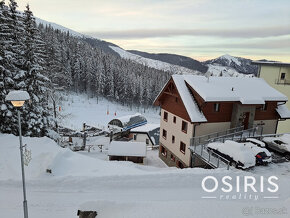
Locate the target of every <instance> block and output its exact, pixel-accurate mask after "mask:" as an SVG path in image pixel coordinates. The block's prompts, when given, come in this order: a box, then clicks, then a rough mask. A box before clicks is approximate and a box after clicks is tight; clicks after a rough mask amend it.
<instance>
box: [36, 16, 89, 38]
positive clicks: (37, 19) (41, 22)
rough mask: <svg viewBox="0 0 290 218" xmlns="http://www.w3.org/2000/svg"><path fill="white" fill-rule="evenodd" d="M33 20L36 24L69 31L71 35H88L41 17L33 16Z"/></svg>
mask: <svg viewBox="0 0 290 218" xmlns="http://www.w3.org/2000/svg"><path fill="white" fill-rule="evenodd" d="M35 22H36V24H37V25H39V24H43V25H44V26H49V25H50V26H51V27H52V28H53V29H58V30H60V31H62V32H69V33H70V35H72V36H76V37H90V36H87V35H84V34H82V33H78V32H76V31H74V30H71V29H69V28H66V27H64V26H61V25H59V24H56V23H52V22H48V21H46V20H42V19H40V18H38V17H35Z"/></svg>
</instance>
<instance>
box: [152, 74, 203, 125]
mask: <svg viewBox="0 0 290 218" xmlns="http://www.w3.org/2000/svg"><path fill="white" fill-rule="evenodd" d="M172 80H173V82H174V84H175V86H176V89H177V92H178V94H179V96H180V98H181V101H182V103H183V105H184V107H185V109H186V111H187V114H188V116H189V118H190V121H191V122H207V119H206V118H205V116H204V114H203V113H202V112H201V111H200V110H199V108H198V105H197V103H196V102H195V100H194V98H193V96H192V95H191V93H190V91H189V89H188V87H187V86H186V83H185V80H184V77H183V75H172ZM169 82H170V80H169V81H168V82H167V83H166V84H165V86H164V87H163V89H162V90H161V91H160V93H159V94H158V96H157V97H156V99H155V100H154V104H156V102H157V101H158V99H159V98H160V97H161V95H162V93H163V92H164V90H165V88H166V87H167V85H168V83H169Z"/></svg>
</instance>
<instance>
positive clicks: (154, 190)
mask: <svg viewBox="0 0 290 218" xmlns="http://www.w3.org/2000/svg"><path fill="white" fill-rule="evenodd" d="M208 173H212V172H209V171H206V170H200V169H197V170H185V172H182V173H177V172H175V173H169V174H167V173H166V174H163V173H162V174H156V175H143V176H142V175H139V176H110V177H98V178H90V177H89V178H79V177H77V178H74V177H67V178H65V179H47V180H39V181H29V182H28V203H29V214H30V217H32V218H33V217H35V218H36V217H43V218H51V217H75V215H76V214H75V213H76V211H77V210H78V209H80V208H81V209H90V210H92V209H94V210H97V211H98V212H99V215H98V217H223V218H225V217H244V214H243V213H242V212H243V208H247V207H253V206H254V207H260V208H268V207H269V208H281V207H285V208H287V210H288V211H290V206H289V205H290V198H289V189H288V190H287V186H283V187H282V186H281V187H280V188H281V189H282V190H285V191H286V190H287V191H286V193H281V196H280V199H279V200H276V199H274V200H260V201H256V202H254V201H249V200H219V199H201V196H203V195H204V193H203V191H202V189H201V186H200V182H201V180H202V178H203V176H204V175H205V174H206V175H207V174H208ZM223 174H226V173H225V172H216V173H213V174H212V175H216V176H217V177H220V176H221V175H223ZM0 193H1V195H0V211H2V212H4V215H5V216H4V217H11V218H14V217H15V218H18V217H20V216H21V215H22V202H21V201H22V195H21V194H22V189H21V183H20V181H17V182H16V181H1V182H0ZM287 196H288V199H287ZM221 208H222V210H221ZM221 212H222V214H221ZM8 215H9V216H8ZM288 215H289V214H288ZM269 217H271V216H269ZM281 217H287V216H286V215H284V216H281Z"/></svg>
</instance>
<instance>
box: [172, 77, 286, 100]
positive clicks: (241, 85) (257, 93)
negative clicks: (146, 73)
mask: <svg viewBox="0 0 290 218" xmlns="http://www.w3.org/2000/svg"><path fill="white" fill-rule="evenodd" d="M174 77H175V78H176V77H181V78H180V80H182V79H183V80H184V81H186V82H187V83H188V85H189V86H191V87H192V88H193V89H194V90H195V91H196V92H197V93H198V94H199V95H200V96H201V97H202V98H203V99H204V100H205V101H206V102H221V101H239V102H241V103H242V104H265V101H287V100H288V98H287V96H285V95H283V94H282V93H280V92H278V91H277V90H276V89H274V88H272V87H271V86H269V85H268V84H267V83H266V82H265V81H264V80H263V79H261V78H236V77H209V78H207V77H204V76H196V75H182V76H178V75H174ZM184 92H186V93H189V92H188V91H187V90H184Z"/></svg>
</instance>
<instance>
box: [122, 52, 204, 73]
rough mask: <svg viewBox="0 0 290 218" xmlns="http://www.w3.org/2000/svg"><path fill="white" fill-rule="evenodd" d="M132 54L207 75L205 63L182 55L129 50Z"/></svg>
mask: <svg viewBox="0 0 290 218" xmlns="http://www.w3.org/2000/svg"><path fill="white" fill-rule="evenodd" d="M127 51H128V52H130V53H133V54H136V55H139V56H142V57H144V58H149V59H153V60H159V61H162V62H166V63H169V64H174V65H178V66H182V67H186V68H188V69H191V70H197V71H199V72H202V73H205V72H207V66H206V65H204V64H203V63H201V62H199V61H197V60H194V59H192V58H190V57H186V56H182V55H176V54H168V53H157V54H152V53H147V52H142V51H136V50H127Z"/></svg>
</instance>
